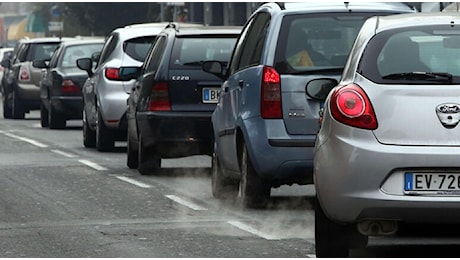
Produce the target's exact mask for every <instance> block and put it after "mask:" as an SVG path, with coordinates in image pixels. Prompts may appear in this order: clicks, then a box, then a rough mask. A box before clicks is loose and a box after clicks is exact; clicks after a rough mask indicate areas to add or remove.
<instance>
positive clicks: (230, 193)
mask: <svg viewBox="0 0 460 260" xmlns="http://www.w3.org/2000/svg"><path fill="white" fill-rule="evenodd" d="M224 171H225V170H224V169H222V168H221V167H220V162H219V158H218V157H217V154H216V152H214V153H213V154H212V165H211V184H212V186H211V187H212V196H214V198H216V199H224V200H228V199H235V198H236V197H238V181H235V180H231V179H228V178H225V175H224Z"/></svg>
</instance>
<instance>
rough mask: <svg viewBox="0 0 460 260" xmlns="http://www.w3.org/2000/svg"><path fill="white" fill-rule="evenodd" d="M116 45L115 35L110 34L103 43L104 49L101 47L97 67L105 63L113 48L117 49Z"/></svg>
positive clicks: (116, 37) (116, 38)
mask: <svg viewBox="0 0 460 260" xmlns="http://www.w3.org/2000/svg"><path fill="white" fill-rule="evenodd" d="M117 43H118V35H117V34H112V35H110V36H109V37H108V38H107V40H106V41H105V44H104V47H102V51H101V56H100V58H99V61H98V62H97V66H99V65H100V64H103V63H105V62H106V61H107V59H108V58H109V56H110V54H112V52H113V51H114V50H115V47H117Z"/></svg>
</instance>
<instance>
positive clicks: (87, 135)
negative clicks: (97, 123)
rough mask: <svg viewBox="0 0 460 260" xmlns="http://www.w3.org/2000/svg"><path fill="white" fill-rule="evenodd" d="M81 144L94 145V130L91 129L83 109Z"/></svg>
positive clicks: (87, 146)
mask: <svg viewBox="0 0 460 260" xmlns="http://www.w3.org/2000/svg"><path fill="white" fill-rule="evenodd" d="M83 145H84V146H85V147H86V148H95V147H96V132H95V131H93V130H91V128H90V126H89V122H88V120H87V117H86V112H85V111H84V110H83Z"/></svg>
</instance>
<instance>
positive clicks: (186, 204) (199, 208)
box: [165, 195, 208, 210]
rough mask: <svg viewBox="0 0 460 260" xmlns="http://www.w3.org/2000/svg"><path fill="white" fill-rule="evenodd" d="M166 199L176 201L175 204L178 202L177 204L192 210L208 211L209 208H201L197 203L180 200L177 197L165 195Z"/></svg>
mask: <svg viewBox="0 0 460 260" xmlns="http://www.w3.org/2000/svg"><path fill="white" fill-rule="evenodd" d="M165 197H166V198H168V199H170V200H172V201H175V202H177V203H179V204H181V205H184V206H186V207H188V208H191V209H193V210H208V209H207V208H203V207H201V206H198V205H196V204H195V203H192V202H189V201H186V200H184V199H182V198H179V197H177V196H175V195H165Z"/></svg>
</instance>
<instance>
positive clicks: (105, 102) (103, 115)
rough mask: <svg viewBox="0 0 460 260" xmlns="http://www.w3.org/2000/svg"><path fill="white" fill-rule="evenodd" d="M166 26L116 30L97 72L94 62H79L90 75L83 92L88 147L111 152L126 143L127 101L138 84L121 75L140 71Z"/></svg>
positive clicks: (132, 26) (100, 59)
mask: <svg viewBox="0 0 460 260" xmlns="http://www.w3.org/2000/svg"><path fill="white" fill-rule="evenodd" d="M166 24H168V23H146V24H133V25H128V26H124V27H120V28H116V29H115V30H113V31H112V32H111V33H110V34H109V35H108V36H107V39H106V41H105V44H104V46H103V47H102V51H101V54H100V58H99V59H98V62H97V65H96V68H95V69H94V71H93V66H92V64H93V63H92V61H91V58H83V59H80V60H79V61H77V66H78V67H79V68H80V69H82V70H85V71H87V73H88V79H87V81H86V82H85V83H84V85H83V88H82V95H83V104H84V105H83V145H84V146H85V147H87V148H94V147H95V148H96V149H97V150H98V151H101V152H110V151H113V150H114V148H115V141H125V140H126V136H127V121H126V100H127V98H128V95H129V93H130V91H131V89H132V87H133V85H134V82H135V80H134V79H129V80H127V79H125V78H121V77H120V75H119V71H120V69H122V68H132V67H140V66H141V65H142V63H143V61H144V59H145V57H146V55H147V52H148V50H149V48H150V46H151V45H152V44H153V43H154V40H155V37H156V36H157V34H158V33H159V32H160V31H161V30H163V29H164V27H165V26H166ZM82 65H84V66H82Z"/></svg>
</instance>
